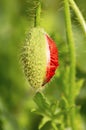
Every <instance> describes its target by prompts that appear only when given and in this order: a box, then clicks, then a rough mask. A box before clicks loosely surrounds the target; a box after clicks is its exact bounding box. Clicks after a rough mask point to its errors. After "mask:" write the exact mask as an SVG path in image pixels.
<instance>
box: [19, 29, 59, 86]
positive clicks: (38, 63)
mask: <svg viewBox="0 0 86 130" xmlns="http://www.w3.org/2000/svg"><path fill="white" fill-rule="evenodd" d="M21 59H22V63H23V69H24V73H25V76H26V78H27V79H28V81H29V83H30V85H31V86H32V87H34V88H39V87H41V86H44V85H45V84H46V83H47V82H49V81H50V79H51V78H52V77H53V75H54V74H55V71H56V69H57V67H58V66H59V64H58V49H57V47H56V44H55V42H54V41H53V40H52V39H51V38H50V37H49V36H48V34H47V33H46V32H45V31H44V30H43V29H41V28H38V27H35V28H32V29H31V30H30V32H29V34H27V38H26V40H25V43H24V45H23V47H22V54H21Z"/></svg>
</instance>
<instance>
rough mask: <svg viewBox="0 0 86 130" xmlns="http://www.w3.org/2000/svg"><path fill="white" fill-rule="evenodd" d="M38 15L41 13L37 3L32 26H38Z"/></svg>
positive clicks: (39, 4)
mask: <svg viewBox="0 0 86 130" xmlns="http://www.w3.org/2000/svg"><path fill="white" fill-rule="evenodd" d="M40 13H41V3H40V2H39V3H38V5H37V8H36V14H35V21H34V26H35V27H37V26H39V25H40Z"/></svg>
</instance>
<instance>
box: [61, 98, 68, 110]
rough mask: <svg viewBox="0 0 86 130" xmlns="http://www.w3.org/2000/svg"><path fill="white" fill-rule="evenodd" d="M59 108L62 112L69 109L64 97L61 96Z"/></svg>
mask: <svg viewBox="0 0 86 130" xmlns="http://www.w3.org/2000/svg"><path fill="white" fill-rule="evenodd" d="M60 107H61V109H62V110H67V109H68V108H69V105H68V101H67V99H66V98H65V97H64V96H62V99H61V101H60Z"/></svg>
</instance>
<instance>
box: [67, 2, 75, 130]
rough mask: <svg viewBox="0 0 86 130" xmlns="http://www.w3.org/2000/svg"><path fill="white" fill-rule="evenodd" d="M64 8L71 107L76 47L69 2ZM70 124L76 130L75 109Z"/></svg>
mask: <svg viewBox="0 0 86 130" xmlns="http://www.w3.org/2000/svg"><path fill="white" fill-rule="evenodd" d="M64 8H65V22H66V33H67V41H68V45H69V56H70V71H69V94H68V102H69V106H70V108H71V106H74V104H75V102H74V89H75V46H74V39H73V34H72V25H71V16H70V8H69V0H64ZM69 118H70V124H71V127H72V130H76V125H75V108H73V109H70V112H69Z"/></svg>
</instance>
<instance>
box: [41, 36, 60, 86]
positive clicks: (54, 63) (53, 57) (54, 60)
mask: <svg viewBox="0 0 86 130" xmlns="http://www.w3.org/2000/svg"><path fill="white" fill-rule="evenodd" d="M46 39H47V44H48V51H49V55H50V58H49V56H48V58H49V59H48V64H47V69H46V78H45V80H44V83H43V85H44V84H46V83H47V82H49V81H50V79H51V78H52V77H53V75H54V74H55V70H56V69H57V67H58V66H59V64H58V50H57V47H56V44H55V42H54V41H53V40H52V39H51V38H50V37H49V36H48V35H47V34H46Z"/></svg>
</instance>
